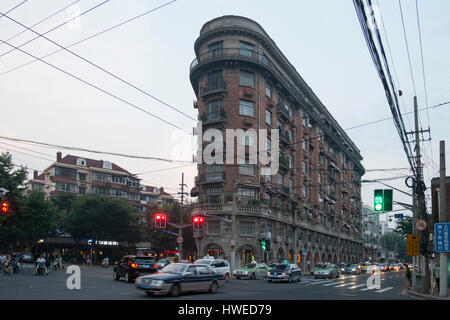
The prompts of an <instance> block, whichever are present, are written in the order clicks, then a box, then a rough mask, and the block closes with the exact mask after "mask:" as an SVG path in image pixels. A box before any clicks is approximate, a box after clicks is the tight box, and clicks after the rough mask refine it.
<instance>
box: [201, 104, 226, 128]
mask: <svg viewBox="0 0 450 320" xmlns="http://www.w3.org/2000/svg"><path fill="white" fill-rule="evenodd" d="M200 120H202V125H204V126H205V125H210V124H216V123H224V122H226V121H227V113H226V111H225V109H223V108H220V109H219V110H217V111H213V112H208V113H204V114H202V115H201V116H200Z"/></svg>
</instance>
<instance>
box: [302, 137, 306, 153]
mask: <svg viewBox="0 0 450 320" xmlns="http://www.w3.org/2000/svg"><path fill="white" fill-rule="evenodd" d="M302 148H303V151H306V139H303V143H302Z"/></svg>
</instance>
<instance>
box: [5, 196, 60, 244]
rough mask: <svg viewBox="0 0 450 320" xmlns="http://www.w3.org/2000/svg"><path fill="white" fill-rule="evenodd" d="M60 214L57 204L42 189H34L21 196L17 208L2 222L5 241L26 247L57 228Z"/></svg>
mask: <svg viewBox="0 0 450 320" xmlns="http://www.w3.org/2000/svg"><path fill="white" fill-rule="evenodd" d="M59 219H60V214H59V211H58V209H57V208H56V206H55V205H54V204H53V203H52V202H51V201H49V200H46V199H45V195H44V193H43V192H40V191H32V192H31V193H30V194H29V195H27V196H25V197H23V198H21V201H20V203H18V206H17V210H16V211H15V212H14V213H13V214H11V215H10V216H8V217H7V219H6V220H5V221H4V223H3V224H2V227H3V228H4V230H1V231H2V235H4V236H5V238H3V239H2V240H3V242H9V243H12V244H15V243H16V242H17V241H18V242H19V243H20V246H22V247H26V246H29V245H31V244H33V243H35V242H36V241H37V240H39V239H42V238H45V237H48V236H50V235H52V234H53V233H54V231H55V230H56V228H57V226H58V223H59Z"/></svg>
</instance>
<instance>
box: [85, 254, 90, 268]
mask: <svg viewBox="0 0 450 320" xmlns="http://www.w3.org/2000/svg"><path fill="white" fill-rule="evenodd" d="M86 264H87V265H88V266H90V265H91V256H90V255H89V254H87V255H86Z"/></svg>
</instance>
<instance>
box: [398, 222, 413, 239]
mask: <svg viewBox="0 0 450 320" xmlns="http://www.w3.org/2000/svg"><path fill="white" fill-rule="evenodd" d="M412 228H413V221H412V217H404V218H403V219H399V220H397V227H396V228H395V232H397V233H399V234H401V235H402V238H403V239H406V236H407V235H408V234H410V233H412Z"/></svg>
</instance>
